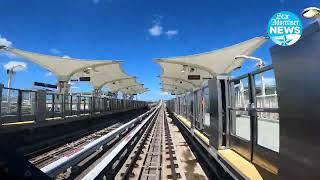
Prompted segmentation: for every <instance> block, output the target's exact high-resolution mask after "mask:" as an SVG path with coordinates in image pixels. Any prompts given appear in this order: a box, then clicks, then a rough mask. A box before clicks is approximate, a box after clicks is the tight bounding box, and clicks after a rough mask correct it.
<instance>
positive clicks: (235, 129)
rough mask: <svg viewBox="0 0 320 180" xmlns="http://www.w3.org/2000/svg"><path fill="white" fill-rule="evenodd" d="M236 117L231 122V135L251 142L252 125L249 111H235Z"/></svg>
mask: <svg viewBox="0 0 320 180" xmlns="http://www.w3.org/2000/svg"><path fill="white" fill-rule="evenodd" d="M234 115H235V118H233V121H231V134H232V135H235V136H238V137H240V138H243V139H245V140H247V141H250V140H251V133H250V132H251V130H250V129H251V124H250V116H249V113H248V111H235V113H234Z"/></svg>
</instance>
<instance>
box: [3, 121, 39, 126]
mask: <svg viewBox="0 0 320 180" xmlns="http://www.w3.org/2000/svg"><path fill="white" fill-rule="evenodd" d="M33 123H34V121H21V122H14V123H5V124H2V125H3V126H10V125H23V124H33Z"/></svg>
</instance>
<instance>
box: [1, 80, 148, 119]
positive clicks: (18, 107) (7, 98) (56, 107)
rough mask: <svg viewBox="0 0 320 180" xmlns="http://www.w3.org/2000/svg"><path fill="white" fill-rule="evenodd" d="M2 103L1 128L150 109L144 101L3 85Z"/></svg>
mask: <svg viewBox="0 0 320 180" xmlns="http://www.w3.org/2000/svg"><path fill="white" fill-rule="evenodd" d="M0 102H1V103H0V125H7V124H12V123H18V122H26V121H28V122H30V121H33V122H38V121H43V120H49V119H57V118H58V119H59V118H62V119H65V118H69V117H75V116H76V117H77V116H79V117H80V116H96V115H97V116H98V115H103V114H105V113H114V112H119V111H126V110H132V109H138V108H142V107H145V106H147V103H146V102H144V101H134V100H125V99H109V98H106V97H98V96H90V95H78V94H76V95H74V94H73V95H70V94H68V95H66V94H61V93H55V92H47V91H44V90H37V91H33V90H23V89H14V88H7V87H4V85H3V84H0Z"/></svg>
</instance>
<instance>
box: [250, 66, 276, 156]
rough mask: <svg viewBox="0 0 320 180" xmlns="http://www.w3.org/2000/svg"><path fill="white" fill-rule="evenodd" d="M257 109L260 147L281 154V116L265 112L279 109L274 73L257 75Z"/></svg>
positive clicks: (271, 71) (266, 72)
mask: <svg viewBox="0 0 320 180" xmlns="http://www.w3.org/2000/svg"><path fill="white" fill-rule="evenodd" d="M254 79H255V88H256V95H255V96H256V107H257V108H261V109H262V110H261V111H262V112H257V125H258V130H257V138H258V141H257V142H258V145H260V146H263V147H266V148H268V149H271V150H273V151H276V152H279V138H280V137H279V128H280V127H279V114H278V113H277V112H263V111H265V110H266V109H277V108H278V94H277V91H276V81H275V76H274V71H273V70H269V71H265V72H262V73H260V74H256V75H255V76H254Z"/></svg>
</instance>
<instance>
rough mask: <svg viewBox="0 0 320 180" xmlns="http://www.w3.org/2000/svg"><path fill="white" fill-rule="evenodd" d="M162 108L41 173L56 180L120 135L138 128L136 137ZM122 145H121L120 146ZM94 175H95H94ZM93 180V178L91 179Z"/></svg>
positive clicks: (142, 116)
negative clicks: (140, 129) (60, 174)
mask: <svg viewBox="0 0 320 180" xmlns="http://www.w3.org/2000/svg"><path fill="white" fill-rule="evenodd" d="M160 107H161V103H160V104H159V105H158V106H157V107H155V108H153V109H151V110H149V111H148V112H146V113H144V114H142V115H140V116H139V117H137V118H135V119H133V120H131V121H130V122H128V123H126V124H123V125H122V126H120V127H118V128H116V129H115V130H113V131H111V132H109V133H108V134H106V135H103V136H101V137H100V138H98V139H95V140H94V141H92V142H90V143H88V144H86V145H84V146H83V147H79V148H78V150H77V151H74V152H73V153H71V154H70V153H69V154H66V155H64V156H63V157H61V158H60V159H58V160H56V161H53V162H52V163H50V164H48V165H46V166H44V167H43V168H41V171H43V172H44V173H46V174H47V175H49V176H50V177H52V178H54V177H56V176H57V175H58V174H59V173H61V172H63V171H65V170H67V169H68V168H69V167H72V166H74V165H76V164H77V163H79V162H80V161H82V160H83V159H85V158H86V157H88V156H90V155H91V154H93V153H94V152H96V151H97V150H99V149H100V148H101V147H103V146H104V145H105V144H107V143H109V142H111V141H115V140H116V139H118V138H119V137H120V136H119V135H120V134H123V133H126V132H127V131H128V130H129V129H130V128H132V127H134V126H137V128H135V129H134V130H133V131H132V132H130V134H132V136H134V134H135V133H136V131H138V130H139V127H140V128H141V127H142V126H143V125H144V124H145V123H146V122H147V121H149V119H151V117H152V116H153V115H154V114H155V113H156V112H157V111H158V110H159V108H160ZM120 145H121V144H119V146H120ZM114 153H115V151H112V152H111V154H114ZM93 174H94V173H93ZM93 174H92V173H91V174H90V177H94V176H93ZM85 179H86V178H85ZM91 179H92V178H91Z"/></svg>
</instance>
